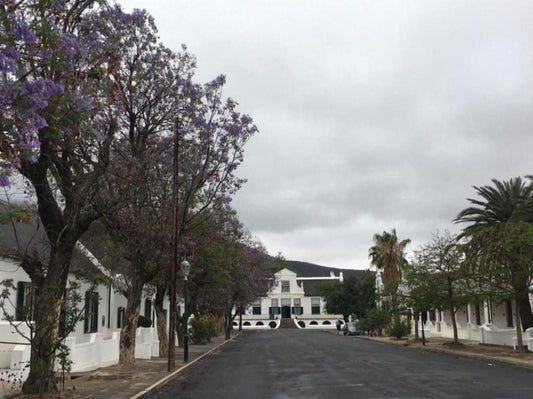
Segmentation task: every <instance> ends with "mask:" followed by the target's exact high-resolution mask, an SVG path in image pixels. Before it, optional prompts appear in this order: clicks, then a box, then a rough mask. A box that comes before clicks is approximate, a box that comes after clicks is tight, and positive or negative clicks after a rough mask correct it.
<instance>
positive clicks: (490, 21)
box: [123, 0, 533, 268]
mask: <svg viewBox="0 0 533 399" xmlns="http://www.w3.org/2000/svg"><path fill="white" fill-rule="evenodd" d="M123 3H124V4H125V5H126V7H128V5H130V6H131V5H137V6H139V5H140V6H143V7H146V8H148V9H149V11H150V12H151V13H153V14H154V15H155V18H156V23H157V24H158V26H159V28H160V34H161V37H162V39H163V40H164V41H165V42H166V43H167V44H168V45H170V46H171V47H173V48H175V49H177V48H178V45H179V44H180V43H182V42H185V43H187V44H188V45H189V48H190V50H191V51H192V52H193V53H195V54H196V55H197V57H198V65H199V70H198V79H199V80H207V79H208V78H212V77H214V76H216V75H217V74H219V73H225V74H226V75H227V81H228V84H227V87H226V89H225V92H224V94H225V95H227V96H231V97H233V98H234V99H235V100H237V101H238V102H239V104H240V109H241V110H242V111H244V112H246V113H249V114H250V115H251V116H252V117H253V118H254V120H255V122H256V123H257V125H258V127H259V129H260V133H259V135H258V136H257V137H254V138H253V139H252V140H251V141H250V143H249V145H248V146H247V149H246V154H245V161H244V163H243V165H242V167H241V168H240V169H239V171H238V173H239V175H241V176H243V177H246V178H247V179H248V183H247V184H246V185H245V186H244V187H243V188H242V190H241V191H240V192H239V193H238V194H237V196H236V198H235V200H234V205H235V207H236V208H237V210H238V212H239V214H240V216H241V219H242V221H243V222H244V223H245V225H246V226H247V227H248V228H250V229H251V230H252V232H253V233H254V234H255V235H257V236H258V237H259V238H260V239H261V240H262V241H263V242H264V243H265V244H266V246H267V248H268V249H269V251H270V252H271V253H276V252H278V251H282V252H283V253H284V254H285V256H286V257H287V258H290V259H297V260H305V261H311V262H315V263H320V264H329V265H331V266H342V267H359V268H361V267H366V266H367V265H368V259H367V253H368V248H369V247H370V246H371V245H372V236H373V234H374V233H376V232H381V231H383V230H390V229H391V228H396V229H397V231H398V234H399V235H400V237H401V238H406V237H410V238H411V239H412V241H413V244H412V245H411V246H410V248H415V247H416V246H417V245H420V244H421V243H423V242H424V241H425V240H429V239H430V238H431V233H432V232H435V231H436V230H441V231H442V230H444V229H449V230H451V231H456V230H457V229H459V228H460V226H457V225H455V224H453V223H452V220H453V218H454V217H455V216H456V215H457V213H458V212H459V211H460V210H461V209H463V208H464V207H466V206H468V202H467V200H466V198H468V197H472V196H474V194H475V192H474V190H473V188H472V186H473V185H485V184H490V179H492V178H498V179H509V178H510V177H514V176H523V175H525V174H530V173H532V171H531V162H530V158H531V156H530V152H531V151H530V149H531V148H532V147H533V134H531V129H532V128H533V112H531V111H530V108H531V104H533V90H531V87H533V52H532V51H531V42H532V40H531V39H532V38H533V25H532V24H531V15H533V3H531V2H529V1H519V0H516V1H513V2H504V1H469V2H464V1H459V0H457V1H449V0H446V1H437V0H435V1H431V2H420V1H414V0H413V1H402V2H396V1H376V0H372V1H357V2H353V1H348V0H345V1H336V2H334V3H332V2H330V1H313V2H309V1H303V0H301V1H296V0H295V1H291V2H286V1H275V0H272V1H269V2H264V1H253V0H250V1H246V2H242V1H230V0H227V1H224V2H207V1H205V2H204V1H198V2H193V3H191V2H188V1H185V0H178V1H176V0H160V1H158V2H157V7H156V6H155V5H154V4H152V3H150V2H148V1H146V0H126V1H123Z"/></svg>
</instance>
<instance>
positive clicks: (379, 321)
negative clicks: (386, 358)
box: [357, 308, 391, 335]
mask: <svg viewBox="0 0 533 399" xmlns="http://www.w3.org/2000/svg"><path fill="white" fill-rule="evenodd" d="M390 317H391V315H390V312H389V311H388V310H385V309H381V308H374V309H370V310H369V311H368V312H366V314H365V317H362V318H360V319H359V320H358V322H357V329H358V330H359V331H367V332H377V333H378V335H381V331H382V330H383V329H384V328H385V327H386V326H387V325H388V324H389V322H390Z"/></svg>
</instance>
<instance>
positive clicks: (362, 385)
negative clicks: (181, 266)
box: [150, 329, 533, 399]
mask: <svg viewBox="0 0 533 399" xmlns="http://www.w3.org/2000/svg"><path fill="white" fill-rule="evenodd" d="M150 398H180V399H191V398H194V399H196V398H198V399H199V398H202V399H204V398H215V399H218V398H222V399H223V398H250V399H255V398H257V399H262V398H269V399H271V398H272V399H285V398H350V399H351V398H529V399H531V398H533V372H532V371H530V370H526V369H521V368H518V367H513V366H504V365H495V364H489V363H487V362H483V361H479V360H472V359H467V358H463V357H456V356H453V355H447V354H442V353H434V352H429V351H422V350H419V349H414V348H408V347H398V346H395V345H388V344H383V343H379V342H372V341H367V340H363V339H359V338H354V337H345V336H342V335H335V334H331V333H327V332H322V331H309V330H307V331H306V330H293V329H280V330H270V331H245V332H243V333H242V334H241V335H240V336H239V337H238V338H237V339H236V341H235V342H232V343H230V344H229V345H225V346H224V347H223V349H222V350H221V351H220V352H217V353H215V354H213V355H211V356H208V357H207V358H206V359H203V360H201V361H200V362H199V363H198V364H195V365H193V366H191V367H189V368H188V369H187V370H186V371H185V372H184V373H183V374H182V375H181V376H180V377H178V378H177V379H176V380H174V381H173V382H171V383H169V384H167V385H165V386H164V387H163V388H162V389H161V390H159V391H157V392H154V393H153V394H152V395H151V396H150Z"/></svg>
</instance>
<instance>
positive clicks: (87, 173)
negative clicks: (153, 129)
mask: <svg viewBox="0 0 533 399" xmlns="http://www.w3.org/2000/svg"><path fill="white" fill-rule="evenodd" d="M105 7H106V5H105V2H104V1H97V0H75V1H68V0H53V1H52V0H1V1H0V156H1V160H2V164H1V166H2V170H3V172H2V173H1V177H0V183H1V184H2V185H3V186H7V185H9V184H10V182H9V174H11V173H19V174H21V175H22V176H24V177H25V178H26V180H27V181H28V182H29V184H30V185H31V187H32V188H33V190H34V191H35V196H36V198H37V204H38V211H39V216H40V218H41V221H42V224H43V226H44V229H45V231H46V234H47V237H48V240H49V242H50V256H49V261H48V264H47V265H45V266H40V265H36V264H32V263H31V262H26V261H22V267H23V268H24V270H25V271H26V272H27V273H28V275H29V276H30V278H31V280H32V283H33V286H34V287H35V304H36V308H35V324H34V327H33V328H34V340H35V342H39V343H40V344H39V345H34V346H32V351H31V363H30V371H29V376H28V378H27V380H26V381H25V383H24V385H23V391H24V392H25V393H44V392H48V391H50V390H53V389H54V388H55V383H54V378H53V377H54V376H53V367H54V361H55V353H54V347H55V342H56V339H57V336H58V328H59V324H58V320H59V315H60V309H61V305H62V303H63V300H64V292H65V287H66V283H67V276H68V272H69V267H70V261H71V257H72V252H73V248H74V246H75V244H76V242H77V241H78V239H79V238H80V236H81V234H82V233H83V232H84V231H86V230H87V228H88V227H89V225H90V224H91V222H92V221H93V220H95V219H96V218H97V217H98V214H97V212H95V210H94V209H93V208H92V207H91V205H90V204H91V199H92V198H93V197H94V196H95V195H96V192H97V190H96V187H97V183H98V180H99V179H100V178H101V177H102V176H103V175H105V173H106V171H107V166H108V162H109V149H110V143H111V141H112V140H113V138H114V135H115V132H116V129H117V122H116V119H115V118H114V116H113V115H112V114H110V113H109V112H108V110H107V107H106V104H107V103H108V101H109V95H110V93H111V91H112V83H113V82H112V79H110V77H111V75H112V64H113V49H110V48H108V47H107V42H106V38H105V37H104V36H103V35H101V34H100V33H99V32H96V31H94V30H93V29H92V26H91V19H92V16H94V15H95V13H96V12H97V11H98V10H99V9H104V8H105ZM45 326H46V327H45ZM49 326H53V327H52V328H49ZM38 348H39V349H38Z"/></svg>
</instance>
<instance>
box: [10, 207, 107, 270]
mask: <svg viewBox="0 0 533 399" xmlns="http://www.w3.org/2000/svg"><path fill="white" fill-rule="evenodd" d="M0 256H3V257H6V258H11V259H13V260H15V261H17V260H21V258H22V257H23V256H29V257H31V258H32V259H34V260H38V261H40V262H42V263H44V264H47V263H48V261H49V259H50V244H49V241H48V237H47V236H46V232H45V230H44V227H43V225H42V223H41V222H40V220H39V219H38V218H37V217H33V218H32V219H31V220H29V221H27V222H24V223H14V224H11V223H8V224H1V223H0ZM70 270H71V271H94V272H96V271H98V269H97V268H96V267H95V266H94V264H93V263H92V262H91V260H90V259H89V258H88V257H87V256H86V255H85V254H84V253H83V252H82V251H80V250H79V249H78V248H76V247H75V248H74V253H73V256H72V260H71V265H70Z"/></svg>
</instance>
